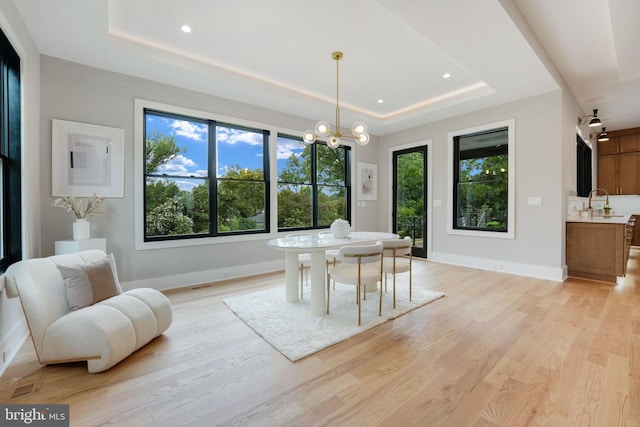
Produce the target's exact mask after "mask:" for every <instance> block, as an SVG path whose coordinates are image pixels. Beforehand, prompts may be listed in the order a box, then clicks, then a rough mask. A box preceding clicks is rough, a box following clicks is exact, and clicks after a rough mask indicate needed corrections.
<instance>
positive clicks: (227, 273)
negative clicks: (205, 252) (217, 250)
mask: <svg viewBox="0 0 640 427" xmlns="http://www.w3.org/2000/svg"><path fill="white" fill-rule="evenodd" d="M281 270H284V260H278V261H269V262H261V263H257V264H243V265H237V266H230V267H225V268H214V269H211V270H202V271H193V272H189V273H181V274H174V275H171V276H161V277H154V278H150V279H142V280H132V281H128V282H121V285H122V288H123V289H124V290H129V289H135V288H153V289H157V290H159V291H167V290H170V289H178V288H186V287H191V286H196V285H201V284H203V283H211V282H219V281H223V280H229V279H237V278H240V277H248V276H255V275H258V274H266V273H272V272H274V271H281Z"/></svg>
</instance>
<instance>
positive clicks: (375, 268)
mask: <svg viewBox="0 0 640 427" xmlns="http://www.w3.org/2000/svg"><path fill="white" fill-rule="evenodd" d="M382 255H383V245H382V243H381V242H377V243H375V244H369V245H357V246H343V247H341V248H340V250H339V251H338V261H340V264H338V265H336V266H335V267H331V268H330V269H329V272H328V274H327V314H329V301H330V299H331V284H330V282H331V280H334V281H335V282H339V283H345V284H348V285H355V287H356V303H357V305H358V326H360V325H361V324H362V304H361V295H362V293H363V291H364V292H365V299H366V292H367V285H371V284H376V283H378V282H380V302H379V305H378V316H381V315H382Z"/></svg>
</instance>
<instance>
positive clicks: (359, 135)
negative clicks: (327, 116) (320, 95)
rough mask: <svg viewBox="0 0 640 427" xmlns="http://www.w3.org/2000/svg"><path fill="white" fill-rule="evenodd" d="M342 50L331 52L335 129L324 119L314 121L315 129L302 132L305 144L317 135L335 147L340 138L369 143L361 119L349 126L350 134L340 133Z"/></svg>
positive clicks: (363, 143) (311, 142)
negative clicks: (334, 73) (334, 89)
mask: <svg viewBox="0 0 640 427" xmlns="http://www.w3.org/2000/svg"><path fill="white" fill-rule="evenodd" d="M343 56H344V55H343V53H342V52H333V53H332V54H331V58H333V59H334V60H335V61H336V131H335V132H333V133H332V132H331V126H330V125H329V123H327V122H325V121H319V122H318V123H316V127H315V131H312V130H306V131H304V133H303V134H302V142H304V143H305V144H313V143H314V142H316V139H318V137H327V145H328V146H329V147H331V148H337V147H338V146H339V145H340V138H349V139H354V140H355V141H356V142H357V143H358V145H367V144H368V143H369V134H368V133H367V125H366V123H364V122H362V121H357V122H355V123H354V124H353V126H351V133H352V134H353V136H352V135H343V134H342V133H340V102H339V99H340V98H339V96H338V95H339V92H338V83H339V80H338V75H339V74H338V63H339V62H340V60H341V59H342V57H343Z"/></svg>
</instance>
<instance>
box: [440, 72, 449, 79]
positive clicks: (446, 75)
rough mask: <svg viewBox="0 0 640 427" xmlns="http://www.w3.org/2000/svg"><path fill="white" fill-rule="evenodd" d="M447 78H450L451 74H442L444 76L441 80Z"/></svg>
mask: <svg viewBox="0 0 640 427" xmlns="http://www.w3.org/2000/svg"><path fill="white" fill-rule="evenodd" d="M449 77H451V73H444V74H443V75H442V78H443V79H448V78H449Z"/></svg>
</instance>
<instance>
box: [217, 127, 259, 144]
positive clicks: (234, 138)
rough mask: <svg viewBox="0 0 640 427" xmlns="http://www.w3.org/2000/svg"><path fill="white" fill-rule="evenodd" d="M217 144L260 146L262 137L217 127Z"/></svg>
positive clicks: (252, 133)
mask: <svg viewBox="0 0 640 427" xmlns="http://www.w3.org/2000/svg"><path fill="white" fill-rule="evenodd" d="M216 136H217V141H218V143H224V144H231V145H233V144H236V143H238V142H241V143H245V144H249V145H262V143H263V135H262V134H261V133H257V132H248V131H244V130H238V129H231V128H225V127H218V133H217V135H216Z"/></svg>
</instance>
